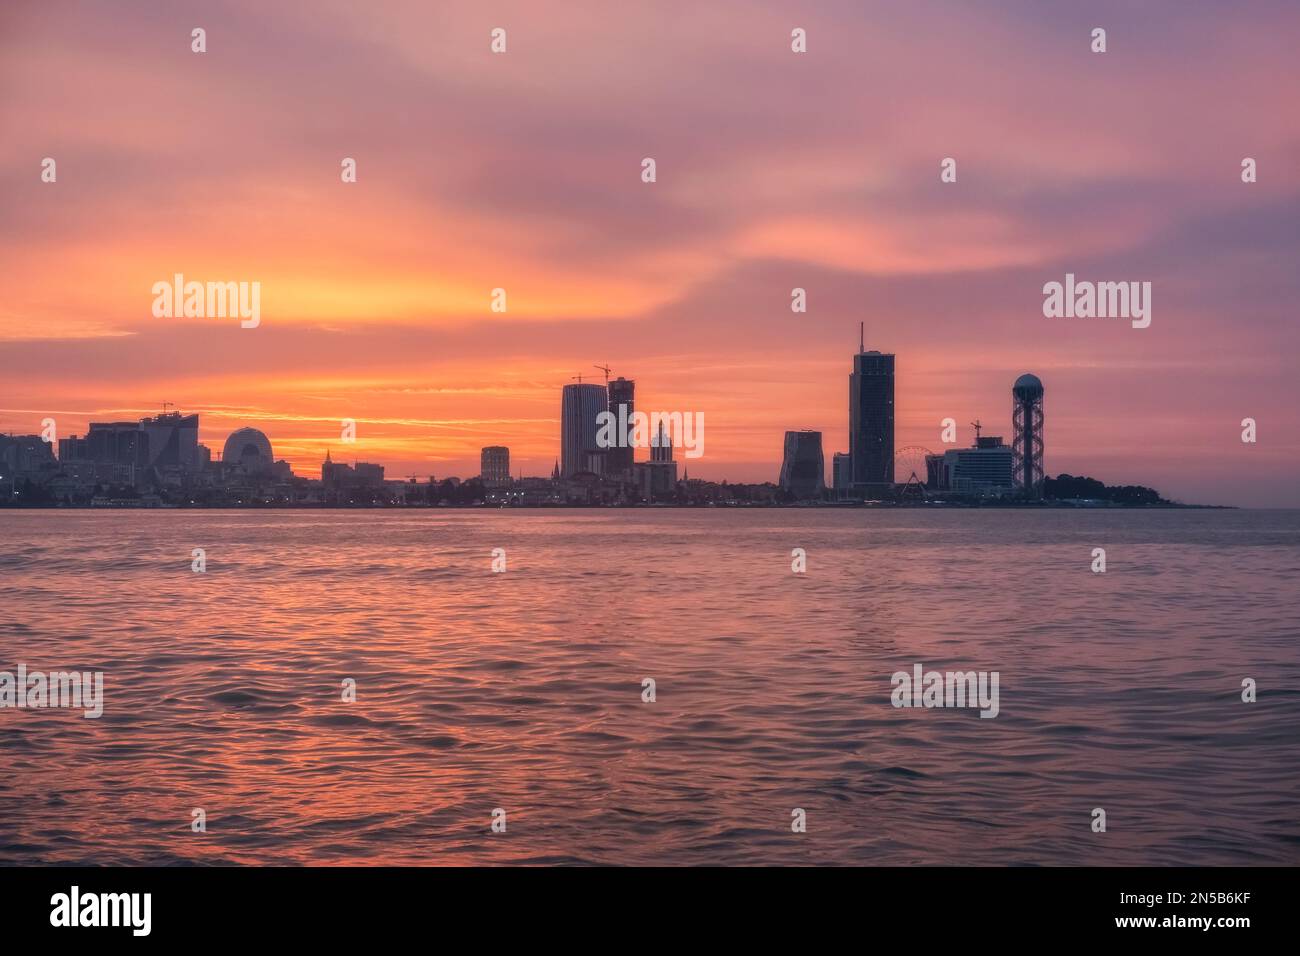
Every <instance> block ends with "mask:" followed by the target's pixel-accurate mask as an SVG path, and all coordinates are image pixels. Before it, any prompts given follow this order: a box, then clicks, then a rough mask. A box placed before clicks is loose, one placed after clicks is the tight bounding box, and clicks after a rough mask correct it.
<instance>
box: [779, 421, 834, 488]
mask: <svg viewBox="0 0 1300 956" xmlns="http://www.w3.org/2000/svg"><path fill="white" fill-rule="evenodd" d="M825 488H826V460H825V457H824V456H823V455H822V433H821V432H813V431H806V432H786V433H785V457H784V459H782V462H781V490H782V491H788V492H790V493H791V494H793V495H794V496H795V497H796V498H817V497H819V496H820V495H821V493H822V492H823V491H824V490H825Z"/></svg>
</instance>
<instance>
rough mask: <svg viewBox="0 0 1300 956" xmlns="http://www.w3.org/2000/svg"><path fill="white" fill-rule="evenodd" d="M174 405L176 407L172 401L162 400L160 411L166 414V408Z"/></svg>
mask: <svg viewBox="0 0 1300 956" xmlns="http://www.w3.org/2000/svg"><path fill="white" fill-rule="evenodd" d="M175 407H176V405H175V404H174V403H172V402H163V403H162V413H163V414H164V415H166V414H167V409H169V408H175Z"/></svg>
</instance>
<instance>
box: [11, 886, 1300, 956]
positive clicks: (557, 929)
mask: <svg viewBox="0 0 1300 956" xmlns="http://www.w3.org/2000/svg"><path fill="white" fill-rule="evenodd" d="M1295 875H1296V874H1295V870H1293V869H1287V868H1249V869H1247V868H1204V869H1156V868H1127V869H1126V868H1110V869H954V868H910V869H798V870H789V869H784V870H783V869H728V870H720V869H635V870H634V869H612V870H611V869H601V870H596V869H540V868H535V869H526V868H525V869H521V868H512V869H396V868H372V869H287V868H286V869H253V868H248V869H237V868H176V869H167V868H142V869H114V870H106V869H93V868H45V869H40V868H37V869H0V921H2V922H0V925H3V927H4V930H3V932H4V934H5V940H6V942H11V941H15V940H18V939H24V938H32V937H37V938H45V939H48V940H49V941H51V942H56V941H59V940H60V938H62V940H63V941H64V942H66V941H68V940H70V939H71V938H72V937H73V936H74V935H75V936H76V937H77V939H76V942H79V943H84V942H87V941H90V940H91V939H94V940H96V941H99V940H103V941H109V940H120V941H122V942H124V943H126V944H128V945H135V944H140V943H145V944H150V943H164V944H168V945H170V944H174V943H178V942H190V941H197V942H203V943H218V942H225V941H229V942H249V941H253V942H258V941H267V942H280V941H283V942H289V943H294V944H299V943H303V942H306V941H322V942H333V943H337V942H339V941H343V940H348V939H357V940H365V941H367V942H369V943H372V944H373V943H375V942H380V941H385V940H390V939H391V940H392V941H393V942H395V943H397V942H401V941H403V940H409V939H411V938H412V935H413V934H428V933H430V932H433V933H436V934H437V936H436V937H435V938H437V939H441V940H443V942H444V943H446V944H453V942H454V940H457V939H459V940H461V944H460V945H463V943H464V942H467V941H471V940H476V939H481V940H482V941H484V942H500V941H501V940H502V938H503V937H505V938H519V939H521V940H526V941H531V942H541V941H545V940H565V941H569V940H590V941H592V942H600V941H602V940H604V941H606V942H607V943H612V942H613V939H614V938H613V937H610V935H609V933H611V932H619V927H622V932H623V933H626V940H627V941H628V943H629V945H633V941H635V940H640V943H636V944H635V945H637V946H638V948H639V947H640V945H641V944H646V945H678V944H680V943H681V942H683V941H684V939H685V938H687V937H684V936H683V933H686V932H688V930H687V928H688V927H690V929H689V936H690V937H693V938H698V937H699V936H701V935H703V936H713V935H720V936H729V937H731V938H733V939H735V938H737V937H741V938H743V937H747V936H753V937H756V938H760V939H766V938H767V937H768V935H769V934H771V933H776V932H780V933H783V934H784V933H785V932H790V933H798V934H802V935H803V937H804V939H805V940H806V941H811V940H813V939H817V938H821V937H824V936H825V937H827V938H828V941H829V938H830V937H831V936H834V935H837V934H842V933H845V932H848V933H850V934H851V935H853V936H855V937H858V938H863V937H870V938H871V939H872V940H875V941H880V940H894V939H897V940H899V941H900V942H908V941H910V942H913V943H920V942H922V940H923V939H924V938H925V937H926V936H927V935H928V934H934V937H933V941H934V943H935V944H936V945H941V946H943V947H944V949H945V951H947V948H948V947H950V946H952V945H954V944H960V943H962V942H963V941H966V942H969V943H970V944H971V945H976V944H977V943H979V941H981V940H982V941H983V944H987V943H989V941H990V940H991V939H997V940H999V941H1005V940H1014V939H1016V938H1018V937H1020V936H1022V934H1023V935H1024V936H1025V937H1026V938H1028V937H1030V936H1037V935H1038V934H1039V933H1041V932H1044V931H1046V932H1054V933H1056V934H1058V935H1059V937H1060V938H1062V939H1069V940H1075V939H1081V938H1089V939H1091V938H1097V937H1106V938H1109V939H1121V938H1123V937H1126V936H1127V937H1130V938H1132V939H1133V940H1140V941H1146V942H1157V941H1162V940H1175V941H1178V943H1179V944H1180V945H1181V944H1183V943H1185V942H1187V941H1189V940H1190V939H1192V938H1199V939H1204V940H1207V941H1213V942H1215V943H1218V944H1226V945H1229V946H1230V945H1232V944H1233V943H1235V942H1237V941H1239V940H1243V939H1249V938H1251V937H1250V934H1252V933H1255V932H1258V931H1260V930H1263V931H1264V932H1266V933H1269V932H1270V931H1271V933H1279V932H1281V931H1282V930H1283V929H1284V928H1285V926H1286V925H1287V922H1288V919H1287V917H1286V916H1285V914H1284V912H1283V910H1284V907H1286V906H1287V904H1288V902H1289V899H1290V889H1289V887H1290V885H1291V884H1292V883H1293V882H1294V878H1295ZM74 886H75V887H76V888H77V889H76V891H75V892H76V896H75V899H76V902H77V904H78V905H77V906H76V907H75V909H76V911H77V912H76V916H75V919H74V917H73V910H74V907H73V905H72V904H73V900H74V896H73V889H72V888H73V887H74ZM146 893H147V894H149V898H148V909H147V914H148V920H147V926H148V935H147V936H144V935H140V936H137V935H136V931H137V930H142V929H143V928H144V927H145V923H146V921H145V919H144V916H145V913H146V910H145V906H144V897H143V895H141V896H138V897H134V898H132V897H122V896H115V897H113V898H110V899H107V900H106V899H105V898H104V897H103V896H102V895H101V894H146ZM88 898H90V899H88ZM101 914H102V915H101ZM115 917H116V922H117V923H118V924H119V925H117V926H96V927H90V926H85V925H78V926H75V927H74V926H72V925H70V924H71V923H72V922H74V921H75V922H77V923H78V924H80V923H83V922H109V921H114V918H115ZM53 922H60V923H63V924H67V925H60V926H55V925H53ZM991 933H992V934H996V935H995V936H990V934H991ZM451 934H454V935H451ZM1242 934H1245V935H1244V936H1243V935H1242ZM467 937H468V939H467ZM416 938H420V936H416ZM983 944H981V945H983ZM936 951H937V950H936Z"/></svg>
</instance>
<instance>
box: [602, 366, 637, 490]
mask: <svg viewBox="0 0 1300 956" xmlns="http://www.w3.org/2000/svg"><path fill="white" fill-rule="evenodd" d="M635 386H636V383H635V382H632V381H630V380H628V379H626V378H623V377H622V376H621V375H620V376H619V377H618V378H616V379H614V381H612V382H610V383H609V411H610V413H611V414H613V416H614V419H615V421H616V422H617V423H618V425H619V431H618V434H619V435H621V436H623V437H629V436H627V435H625V434H624V431H623V429H622V424H623V422H630V421H631V420H632V393H633V391H634V389H635ZM620 406H626V408H627V410H626V411H625V412H620V410H619V408H620ZM605 474H606V475H609V476H610V477H618V478H625V477H626V478H630V477H631V475H632V443H631V441H630V440H629V441H627V443H626V444H621V445H616V446H615V447H613V448H611V449H609V450H608V451H607V452H606V454H605Z"/></svg>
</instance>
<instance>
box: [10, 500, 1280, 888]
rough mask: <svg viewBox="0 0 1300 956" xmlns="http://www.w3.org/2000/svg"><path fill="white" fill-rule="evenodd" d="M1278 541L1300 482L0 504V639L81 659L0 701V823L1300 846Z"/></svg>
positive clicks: (511, 851)
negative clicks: (828, 500)
mask: <svg viewBox="0 0 1300 956" xmlns="http://www.w3.org/2000/svg"><path fill="white" fill-rule="evenodd" d="M198 547H201V548H204V549H206V552H207V571H206V573H203V574H196V573H193V572H192V571H191V569H190V561H191V550H192V549H193V548H198ZM1094 547H1104V548H1105V549H1106V551H1107V564H1108V569H1107V572H1106V573H1105V574H1093V573H1091V571H1090V569H1089V566H1090V564H1091V561H1092V556H1091V552H1092V549H1093V548H1094ZM493 548H504V549H505V550H506V554H507V561H508V571H507V572H506V573H504V574H494V573H492V572H491V570H490V567H491V552H492V549H493ZM793 548H804V549H805V550H806V551H807V556H808V557H807V561H808V569H807V573H806V574H802V575H800V574H794V573H792V572H791V566H790V565H791V556H790V555H791V549H793ZM1298 570H1300V512H1244V511H1243V512H1230V511H1154V512H1146V511H1141V512H1114V511H1080V512H1074V511H1045V512H1038V513H1027V512H1019V511H995V510H989V511H973V512H969V511H968V512H945V513H935V512H925V511H919V510H898V511H860V510H849V511H842V510H795V509H783V510H753V511H714V510H707V511H706V510H701V511H678V510H645V509H643V510H633V511H531V512H497V511H493V512H484V511H472V512H471V511H443V510H435V511H347V512H342V511H310V512H268V511H262V512H214V511H208V512H202V511H199V512H154V513H130V512H109V513H91V512H12V511H10V512H0V599H2V601H3V605H2V606H3V612H4V613H3V619H2V620H0V670H9V671H13V670H16V667H17V665H18V664H19V663H25V664H26V665H27V667H28V668H29V669H30V670H102V671H103V672H104V682H105V698H106V702H105V710H104V715H103V717H101V718H100V719H98V720H87V719H84V718H83V717H82V716H81V713H80V712H74V711H67V710H48V709H47V710H27V709H24V710H15V709H3V710H0V861H2V862H7V863H15V862H18V863H44V862H66V863H103V864H109V863H113V864H121V863H138V864H143V863H178V862H187V863H223V864H228V863H310V864H338V863H350V864H358V863H362V864H371V863H376V864H377V863H396V864H444V863H461V864H465V863H502V862H528V863H540V862H590V863H647V864H651V863H657V864H662V863H667V864H696V863H744V864H768V863H773V864H774V863H784V864H809V863H836V864H910V863H975V864H1006V863H1017V864H1021V863H1028V864H1047V863H1087V864H1107V863H1109V864H1138V863H1155V864H1166V863H1168V864H1189V863H1197V864H1203V863H1205V864H1208V863H1225V864H1227V863H1297V862H1300V814H1298V813H1297V803H1298V798H1300V759H1298V758H1300V608H1298V599H1297V588H1296V575H1297V571H1298ZM916 663H922V664H924V665H925V666H926V668H927V669H930V668H934V669H938V670H989V671H992V670H996V671H998V672H999V673H1000V675H1001V679H1000V713H999V715H998V716H997V717H996V718H995V719H991V720H989V719H980V718H979V716H978V713H977V712H976V711H974V710H957V709H931V710H926V709H915V710H914V709H895V708H894V707H892V706H891V703H890V690H891V685H890V675H891V674H892V673H893V672H894V671H896V670H908V671H910V670H911V668H912V666H913V665H914V664H916ZM647 677H649V678H653V679H654V680H655V681H656V685H657V687H656V691H657V700H656V701H655V702H654V703H644V702H643V701H642V680H643V678H647ZM1245 677H1251V678H1254V679H1255V680H1256V681H1258V686H1259V700H1258V702H1256V703H1253V704H1250V703H1243V702H1242V700H1241V681H1242V679H1243V678H1245ZM345 678H353V679H355V681H356V682H357V700H356V702H355V703H345V702H344V701H343V700H342V699H341V698H342V695H341V682H342V681H343V680H344V679H345ZM497 807H501V808H504V809H505V810H506V812H507V818H506V819H507V828H506V832H505V833H501V834H494V833H492V832H491V829H490V824H491V822H492V811H493V809H494V808H497ZM796 807H798V808H803V809H805V810H806V811H807V819H808V832H807V833H804V834H795V833H792V832H791V827H790V823H791V810H792V809H793V808H796ZM1095 807H1102V808H1104V809H1105V810H1106V813H1107V832H1106V833H1094V832H1092V830H1091V827H1090V823H1091V819H1092V817H1091V811H1092V810H1093V808H1095ZM194 808H203V809H204V811H205V812H206V814H207V823H208V829H207V832H206V833H194V832H191V827H190V822H191V811H192V810H193V809H194Z"/></svg>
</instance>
